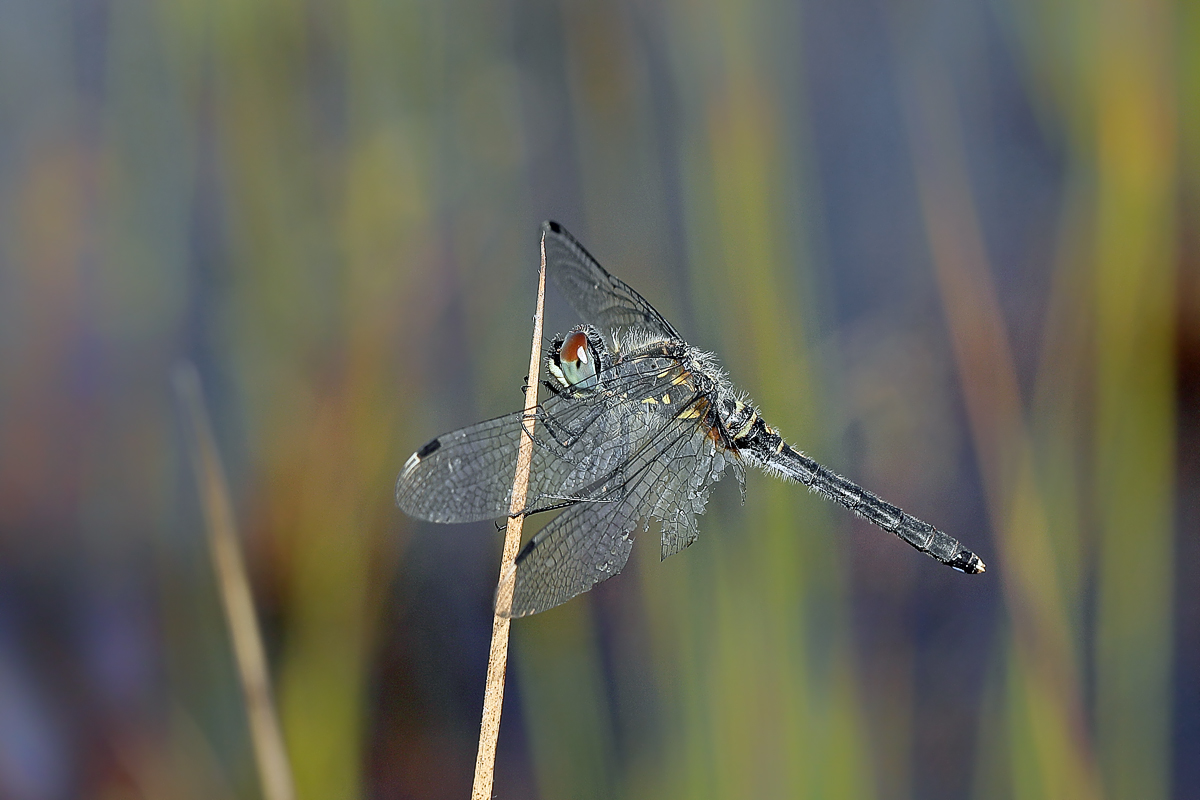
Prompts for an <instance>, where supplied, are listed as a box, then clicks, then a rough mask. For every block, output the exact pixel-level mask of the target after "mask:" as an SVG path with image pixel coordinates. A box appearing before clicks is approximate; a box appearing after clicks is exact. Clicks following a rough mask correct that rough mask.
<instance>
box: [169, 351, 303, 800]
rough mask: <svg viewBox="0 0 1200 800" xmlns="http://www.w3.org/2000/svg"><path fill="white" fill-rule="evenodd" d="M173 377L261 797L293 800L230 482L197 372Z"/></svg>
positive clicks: (181, 371)
mask: <svg viewBox="0 0 1200 800" xmlns="http://www.w3.org/2000/svg"><path fill="white" fill-rule="evenodd" d="M173 382H174V385H175V394H176V397H177V398H178V401H179V409H180V414H181V415H182V417H183V427H184V436H185V442H186V445H187V450H188V455H189V457H190V458H191V462H192V468H193V470H194V472H195V475H196V489H197V491H198V492H199V494H200V506H201V508H202V509H203V510H204V520H205V523H206V525H207V528H208V545H209V552H210V553H211V555H212V560H213V569H214V571H215V572H216V575H217V587H218V590H219V591H220V593H221V604H222V606H223V607H224V609H225V617H226V620H227V621H228V623H229V633H230V637H231V638H232V640H233V653H234V657H235V659H236V660H237V670H238V677H239V679H240V680H241V684H242V692H243V695H244V696H245V701H246V714H247V717H248V718H249V722H250V738H251V741H252V742H253V743H254V755H255V760H256V761H257V762H258V773H259V780H260V781H261V782H262V794H263V797H264V798H266V800H292V798H294V797H295V788H294V786H293V782H292V772H291V767H290V766H289V764H288V758H287V751H286V750H285V749H284V745H283V735H282V733H281V731H280V726H279V717H278V715H277V714H276V713H275V704H274V701H273V700H272V695H271V681H270V677H269V676H268V673H267V662H266V655H265V653H264V651H263V643H262V634H261V632H260V631H259V628H258V620H257V618H256V617H255V614H254V599H253V597H252V596H251V594H250V582H249V580H248V579H247V577H246V564H245V562H244V561H243V560H242V553H241V549H240V547H239V545H238V541H237V533H236V525H235V523H234V513H233V504H232V503H231V502H230V499H229V486H228V484H227V482H226V480H225V471H224V469H223V468H222V466H221V459H220V455H219V454H218V453H217V445H216V440H215V439H214V438H213V433H212V425H211V424H210V422H209V419H208V412H207V410H206V408H205V405H204V396H203V394H202V392H201V387H200V376H199V375H198V374H197V372H196V368H195V367H194V366H193V365H192V364H191V363H188V362H184V363H180V364H178V365H176V367H175V371H174V375H173Z"/></svg>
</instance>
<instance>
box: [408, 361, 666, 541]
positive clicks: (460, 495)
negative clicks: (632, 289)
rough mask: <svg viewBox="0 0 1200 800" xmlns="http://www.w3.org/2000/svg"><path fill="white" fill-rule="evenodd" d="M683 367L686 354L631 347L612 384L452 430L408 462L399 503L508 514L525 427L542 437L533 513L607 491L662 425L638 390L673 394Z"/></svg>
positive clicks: (427, 515) (442, 518)
mask: <svg viewBox="0 0 1200 800" xmlns="http://www.w3.org/2000/svg"><path fill="white" fill-rule="evenodd" d="M678 371H679V363H678V361H677V360H675V359H673V358H668V357H666V356H634V357H626V358H625V359H623V360H618V362H617V363H616V364H615V365H614V366H613V368H612V369H611V370H609V371H608V373H606V374H603V375H602V380H601V385H602V386H604V387H606V388H605V390H604V391H601V392H594V393H591V394H585V395H578V396H575V395H569V394H563V395H555V396H553V397H551V398H549V399H548V400H547V401H546V402H545V403H543V404H542V405H541V406H539V407H538V408H537V409H536V410H535V411H533V412H531V413H529V414H526V413H523V412H514V413H512V414H506V415H504V416H502V417H497V418H495V419H491V420H486V421H484V422H480V423H477V424H475V425H471V426H469V427H466V428H461V429H459V430H456V431H451V432H450V433H446V434H443V435H442V436H439V437H437V438H436V439H433V440H432V441H430V442H429V443H428V444H426V445H425V446H424V447H422V448H421V449H420V450H418V451H417V452H416V453H414V454H413V455H412V457H410V458H409V460H408V462H407V463H406V464H405V465H404V469H403V470H402V471H401V473H400V477H399V479H398V480H397V482H396V503H397V504H398V505H399V506H400V508H401V509H402V510H403V511H404V512H405V513H407V514H409V515H411V516H414V517H417V518H419V519H426V520H429V521H431V522H477V521H480V520H485V519H495V518H497V517H502V516H506V515H507V514H508V513H509V503H510V497H511V492H512V482H513V475H514V473H515V471H516V463H517V452H518V448H519V446H520V441H521V432H522V429H527V430H530V431H531V432H532V434H533V440H534V445H533V460H532V463H531V465H530V482H529V491H528V495H527V502H526V508H525V511H526V513H532V512H534V511H538V510H544V509H548V508H555V507H561V506H564V505H568V504H570V503H573V502H577V501H579V500H585V499H591V498H595V497H597V496H599V495H601V494H604V493H605V492H608V491H610V490H611V488H612V486H613V485H614V483H615V482H617V481H618V478H617V476H619V475H620V474H621V473H622V470H623V468H624V466H625V463H626V461H627V460H628V454H629V453H630V452H633V451H634V450H636V449H637V448H638V447H639V446H640V444H641V442H642V441H644V440H645V439H646V438H648V437H650V436H652V435H653V434H654V432H655V430H657V428H656V427H655V426H653V425H649V424H647V423H646V420H645V419H644V418H642V417H639V416H638V415H635V414H631V412H630V408H631V407H633V408H636V407H637V398H642V397H646V396H655V397H657V396H660V395H663V394H666V393H667V392H668V391H669V390H670V389H671V388H672V387H673V386H674V383H673V382H674V380H675V377H676V376H677V375H678ZM630 398H634V399H633V400H631V399H630Z"/></svg>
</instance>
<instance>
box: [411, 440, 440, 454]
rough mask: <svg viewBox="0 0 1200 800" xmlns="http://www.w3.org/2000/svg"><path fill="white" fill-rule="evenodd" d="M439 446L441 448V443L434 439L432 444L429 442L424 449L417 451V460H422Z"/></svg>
mask: <svg viewBox="0 0 1200 800" xmlns="http://www.w3.org/2000/svg"><path fill="white" fill-rule="evenodd" d="M441 446H442V443H441V442H440V441H438V440H437V439H434V440H433V441H432V442H430V443H429V444H427V445H425V446H424V447H422V448H421V449H420V450H418V451H417V458H424V457H425V456H427V455H429V454H430V453H432V452H434V451H435V450H437V449H438V448H439V447H441Z"/></svg>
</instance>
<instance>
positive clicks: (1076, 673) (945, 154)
mask: <svg viewBox="0 0 1200 800" xmlns="http://www.w3.org/2000/svg"><path fill="white" fill-rule="evenodd" d="M907 88H908V89H909V92H908V96H907V98H906V100H907V102H906V104H905V106H906V109H905V110H906V112H907V116H908V125H909V132H910V141H911V143H912V151H913V160H914V164H915V166H916V177H917V190H918V196H919V199H920V203H921V211H922V215H923V217H924V221H925V226H926V230H927V237H928V240H929V246H930V251H931V255H932V259H933V266H934V274H935V279H936V283H937V286H938V290H939V292H940V294H941V299H942V308H943V310H944V314H945V318H946V321H947V325H948V327H949V332H950V337H951V344H952V346H953V350H954V357H955V361H956V364H957V367H958V373H959V379H960V382H961V385H962V390H963V397H964V400H965V403H966V409H967V417H968V420H969V423H970V430H971V435H972V439H973V440H974V443H975V450H976V452H977V453H978V458H979V464H980V473H981V475H982V476H983V480H984V487H985V490H986V497H987V504H988V512H989V516H990V517H991V521H992V528H993V530H994V531H995V533H996V544H997V547H998V549H999V553H998V556H999V557H998V558H997V561H998V562H999V567H1000V569H999V570H998V573H999V575H1000V577H1001V579H1002V581H1003V587H1004V594H1005V598H1006V601H1007V606H1008V610H1009V614H1010V618H1011V625H1012V627H1013V630H1014V634H1015V635H1014V637H1013V640H1012V642H1011V646H1012V647H1013V648H1014V653H1013V658H1012V661H1011V665H1010V666H1011V668H1013V669H1016V670H1018V671H1019V673H1020V675H1019V676H1014V677H1016V678H1018V679H1017V680H1015V681H1013V683H1012V686H1014V687H1016V691H1018V692H1019V696H1013V697H1010V698H1009V703H1010V704H1011V705H1012V706H1013V707H1020V706H1027V707H1028V709H1029V711H1030V715H1027V716H1025V717H1022V719H1026V720H1028V721H1029V724H1028V727H1027V728H1024V729H1022V730H1021V731H1020V732H1019V734H1018V733H1014V735H1019V737H1020V738H1021V739H1022V740H1025V739H1027V740H1028V741H1027V742H1025V743H1026V744H1027V747H1026V748H1025V749H1021V750H1019V752H1020V753H1021V754H1022V755H1025V756H1027V757H1028V759H1029V760H1030V762H1031V764H1032V765H1033V766H1031V767H1030V768H1029V769H1026V770H1024V771H1022V770H1021V769H1020V768H1019V767H1018V766H1014V772H1015V774H1019V775H1024V776H1026V777H1027V778H1028V781H1027V784H1025V785H1024V791H1025V792H1028V793H1031V794H1033V795H1034V796H1043V797H1078V798H1098V797H1100V796H1101V788H1100V782H1099V778H1098V776H1097V774H1096V770H1095V762H1094V757H1093V752H1092V746H1091V743H1090V740H1089V738H1088V736H1087V734H1086V730H1087V728H1086V721H1085V718H1084V698H1083V690H1082V682H1081V678H1080V665H1079V663H1078V661H1079V656H1078V654H1077V652H1076V651H1075V648H1074V647H1073V646H1072V645H1073V638H1072V634H1071V623H1070V615H1069V614H1068V609H1067V604H1066V598H1065V596H1064V591H1063V586H1062V583H1061V580H1060V577H1059V571H1058V569H1057V568H1056V558H1055V554H1054V549H1053V547H1052V544H1051V540H1050V531H1049V527H1048V523H1047V517H1046V508H1045V499H1044V498H1043V496H1042V490H1041V488H1040V486H1039V485H1038V482H1037V478H1036V472H1035V464H1034V452H1033V447H1032V442H1031V439H1030V435H1029V431H1028V429H1027V426H1026V423H1025V417H1024V412H1023V405H1022V401H1021V394H1020V388H1019V386H1018V381H1017V374H1016V366H1015V363H1016V362H1015V359H1014V355H1013V352H1012V349H1011V346H1010V344H1009V338H1008V333H1007V330H1006V326H1005V321H1004V317H1003V314H1002V313H1001V310H1000V304H999V300H998V294H997V291H996V287H995V285H994V282H993V279H992V275H991V267H990V264H989V262H988V257H987V252H986V249H985V247H984V242H983V235H982V232H981V230H980V227H979V219H978V216H977V214H976V212H975V206H974V201H973V197H972V192H971V185H970V178H969V176H968V173H967V166H966V165H967V159H966V153H965V150H964V145H963V141H962V134H961V130H960V128H959V122H958V117H957V113H958V109H957V107H956V105H955V103H954V95H953V88H952V84H951V83H950V81H949V80H948V79H947V78H946V75H945V72H944V71H941V70H938V69H936V68H934V67H933V65H930V64H926V65H924V66H923V68H919V69H914V72H913V74H912V75H911V77H910V83H909V85H908V87H907ZM1018 788H1021V787H1018Z"/></svg>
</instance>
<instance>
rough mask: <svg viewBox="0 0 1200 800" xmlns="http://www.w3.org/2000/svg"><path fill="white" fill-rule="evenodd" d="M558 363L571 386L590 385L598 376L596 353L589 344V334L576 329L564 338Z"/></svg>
mask: <svg viewBox="0 0 1200 800" xmlns="http://www.w3.org/2000/svg"><path fill="white" fill-rule="evenodd" d="M558 364H559V367H560V368H561V369H562V373H563V378H564V379H565V380H566V382H567V383H568V384H569V385H571V386H588V385H591V384H592V383H593V382H594V381H595V378H596V354H595V353H594V352H592V350H591V348H590V347H589V345H588V339H587V335H586V334H585V333H584V332H583V331H575V332H573V333H572V334H571V335H569V336H568V337H567V338H566V339H564V340H563V345H562V349H561V350H559V351H558Z"/></svg>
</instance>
